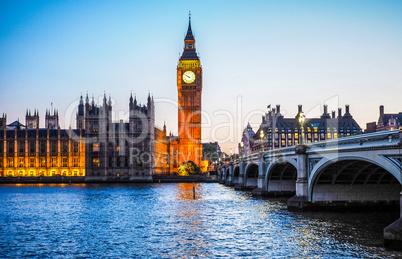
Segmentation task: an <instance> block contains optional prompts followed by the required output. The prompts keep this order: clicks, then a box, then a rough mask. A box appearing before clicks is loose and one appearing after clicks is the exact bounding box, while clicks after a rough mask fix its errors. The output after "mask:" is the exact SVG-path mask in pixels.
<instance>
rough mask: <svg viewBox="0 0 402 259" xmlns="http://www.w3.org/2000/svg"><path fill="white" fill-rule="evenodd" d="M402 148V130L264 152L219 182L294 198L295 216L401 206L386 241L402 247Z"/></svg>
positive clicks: (229, 167) (223, 169) (230, 166)
mask: <svg viewBox="0 0 402 259" xmlns="http://www.w3.org/2000/svg"><path fill="white" fill-rule="evenodd" d="M401 149H402V130H393V131H382V132H376V133H370V134H362V135H355V136H350V137H344V138H339V139H333V140H327V141H322V142H314V143H308V144H306V145H297V146H292V147H286V148H281V149H276V150H267V151H263V150H261V151H259V152H257V153H253V154H251V155H247V156H241V155H240V157H239V158H238V159H234V160H232V161H230V162H229V163H227V164H224V165H221V166H220V167H219V169H218V179H219V182H220V183H222V184H226V185H228V186H234V187H235V188H236V189H249V190H253V191H252V192H253V195H263V196H276V195H290V196H293V197H292V198H290V199H289V201H288V209H289V210H292V211H302V210H314V209H322V208H339V207H344V208H346V207H347V208H359V207H365V208H368V209H370V208H373V209H374V208H375V207H376V208H377V209H378V208H384V207H386V206H397V205H398V204H399V206H400V210H401V214H400V215H401V217H400V219H399V220H397V221H396V222H394V223H393V224H391V225H390V226H388V227H387V228H385V229H384V240H385V244H387V243H389V244H392V243H394V242H400V243H402V192H401V189H402V188H401V186H402V154H401Z"/></svg>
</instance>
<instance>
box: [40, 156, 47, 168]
mask: <svg viewBox="0 0 402 259" xmlns="http://www.w3.org/2000/svg"><path fill="white" fill-rule="evenodd" d="M40 166H41V167H46V158H44V157H41V159H40Z"/></svg>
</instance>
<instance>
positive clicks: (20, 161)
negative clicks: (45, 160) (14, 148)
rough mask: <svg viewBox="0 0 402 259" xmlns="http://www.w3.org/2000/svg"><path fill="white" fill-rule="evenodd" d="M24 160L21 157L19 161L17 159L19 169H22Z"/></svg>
mask: <svg viewBox="0 0 402 259" xmlns="http://www.w3.org/2000/svg"><path fill="white" fill-rule="evenodd" d="M24 164H25V163H24V158H23V157H20V158H19V159H18V166H19V167H24Z"/></svg>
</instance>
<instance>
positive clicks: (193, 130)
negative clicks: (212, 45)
mask: <svg viewBox="0 0 402 259" xmlns="http://www.w3.org/2000/svg"><path fill="white" fill-rule="evenodd" d="M177 91H178V102H179V109H178V113H179V116H178V123H179V125H178V129H179V158H178V159H179V163H183V162H187V161H193V162H194V163H196V164H197V165H198V166H200V165H201V164H200V163H201V156H202V144H201V92H202V68H201V62H200V59H199V58H198V56H197V53H196V51H195V40H194V36H193V32H192V31H191V16H189V22H188V30H187V34H186V37H185V39H184V50H183V54H182V55H181V57H180V59H179V64H178V65H177Z"/></svg>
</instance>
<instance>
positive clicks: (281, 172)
mask: <svg viewBox="0 0 402 259" xmlns="http://www.w3.org/2000/svg"><path fill="white" fill-rule="evenodd" d="M296 180H297V163H296V160H294V159H286V160H282V161H276V162H274V163H270V164H269V166H268V167H267V170H266V173H265V182H264V188H265V190H266V191H267V192H268V193H270V192H272V193H276V192H280V193H289V194H293V193H294V192H295V191H296Z"/></svg>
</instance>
